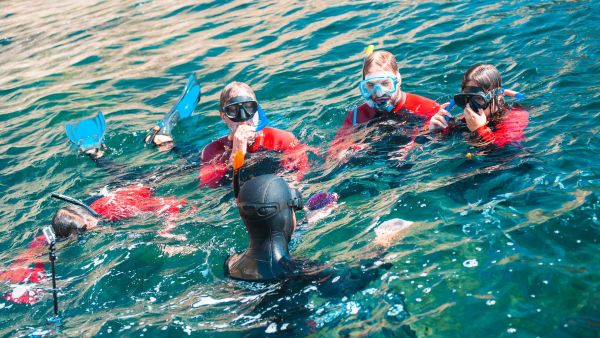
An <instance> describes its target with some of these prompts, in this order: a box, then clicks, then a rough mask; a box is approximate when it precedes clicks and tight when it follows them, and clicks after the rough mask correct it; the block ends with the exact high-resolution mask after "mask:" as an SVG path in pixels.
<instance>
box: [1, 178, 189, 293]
mask: <svg viewBox="0 0 600 338" xmlns="http://www.w3.org/2000/svg"><path fill="white" fill-rule="evenodd" d="M53 197H56V198H59V199H62V200H65V201H67V202H69V203H71V204H69V205H67V206H63V207H61V208H59V209H58V210H57V211H56V213H55V214H54V216H53V217H52V221H51V226H52V230H53V231H54V233H55V235H56V237H57V238H58V239H66V238H69V237H73V236H76V235H79V234H83V233H85V232H87V231H89V230H92V229H95V228H97V227H98V226H99V224H100V223H101V222H102V221H103V220H106V221H116V220H122V219H126V218H131V217H134V216H141V215H144V214H151V215H155V216H166V217H167V218H169V217H174V216H177V215H179V214H180V212H181V209H182V208H183V206H184V205H185V204H186V201H184V200H177V199H175V198H174V197H155V196H152V191H151V190H150V189H149V188H147V187H143V186H129V187H126V188H121V189H117V190H116V191H115V192H113V193H112V194H109V195H107V196H103V197H102V198H99V199H97V200H95V201H94V202H93V203H92V204H91V205H90V206H88V205H86V204H84V203H83V202H81V201H78V200H75V199H72V198H69V197H66V196H63V195H58V194H53ZM167 228H168V226H167ZM167 230H168V229H167ZM163 232H164V230H161V231H160V232H159V235H161V236H165V237H170V236H169V234H168V233H163ZM46 244H47V243H46V240H45V239H44V236H43V235H40V236H38V237H36V238H35V239H34V240H33V241H32V242H31V243H30V244H29V246H28V248H27V250H25V251H24V252H23V253H21V254H19V255H18V256H17V257H16V259H15V261H14V262H13V263H11V264H10V265H9V266H7V267H6V269H4V270H2V271H0V280H2V281H8V282H10V283H13V284H15V285H16V286H15V288H14V289H13V291H12V292H9V293H7V294H5V295H4V298H5V299H6V300H9V301H12V302H14V303H23V304H33V303H36V302H37V301H39V300H40V299H41V296H42V292H41V290H40V289H39V288H37V287H36V285H37V284H38V283H42V282H44V281H45V279H46V276H45V270H44V262H43V261H42V260H41V259H40V256H42V255H43V254H44V251H45V248H46Z"/></svg>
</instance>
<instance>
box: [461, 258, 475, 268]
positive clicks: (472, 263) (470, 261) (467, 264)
mask: <svg viewBox="0 0 600 338" xmlns="http://www.w3.org/2000/svg"><path fill="white" fill-rule="evenodd" d="M478 265H479V263H477V260H476V259H467V260H466V261H464V262H463V266H464V267H465V268H474V267H476V266H478Z"/></svg>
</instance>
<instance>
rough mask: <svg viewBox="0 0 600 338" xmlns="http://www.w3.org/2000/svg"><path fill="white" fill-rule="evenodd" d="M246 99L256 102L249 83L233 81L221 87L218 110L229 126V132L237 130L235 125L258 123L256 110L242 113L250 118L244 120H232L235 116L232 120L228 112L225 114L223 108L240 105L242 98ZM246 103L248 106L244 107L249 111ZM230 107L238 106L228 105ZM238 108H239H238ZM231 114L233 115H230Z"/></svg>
mask: <svg viewBox="0 0 600 338" xmlns="http://www.w3.org/2000/svg"><path fill="white" fill-rule="evenodd" d="M242 99H243V100H248V101H247V102H248V103H250V102H251V101H250V100H253V101H254V102H257V100H256V94H255V93H254V91H253V90H252V88H250V86H249V85H247V84H245V83H243V82H237V81H233V82H231V83H229V84H227V85H226V86H225V88H223V90H222V91H221V95H220V99H219V112H220V114H221V119H222V120H223V121H224V122H225V123H226V124H227V126H228V127H229V130H230V131H231V133H232V134H233V133H235V131H236V130H237V127H238V126H239V125H242V124H248V125H254V126H256V125H258V114H256V110H254V113H253V115H251V116H250V115H245V114H242V117H246V118H247V117H250V119H248V120H246V121H233V120H235V118H234V119H233V120H232V118H230V117H228V114H226V112H225V109H227V108H228V106H229V105H235V104H239V105H241V104H242V102H243V100H242ZM248 103H247V104H246V105H247V106H248V107H245V108H246V109H248V112H249V113H250V108H251V107H250V106H249V104H248ZM230 108H238V107H235V106H233V107H230ZM238 110H239V109H238ZM231 116H233V115H231Z"/></svg>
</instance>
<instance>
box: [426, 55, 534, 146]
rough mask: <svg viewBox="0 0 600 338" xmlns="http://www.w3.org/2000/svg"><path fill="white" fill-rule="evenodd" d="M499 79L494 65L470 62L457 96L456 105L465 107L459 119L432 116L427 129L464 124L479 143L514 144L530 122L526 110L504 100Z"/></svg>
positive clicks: (446, 114)
mask: <svg viewBox="0 0 600 338" xmlns="http://www.w3.org/2000/svg"><path fill="white" fill-rule="evenodd" d="M506 92H507V91H504V90H502V78H501V75H500V72H499V71H498V69H496V67H494V66H493V65H489V64H476V65H473V66H472V67H471V68H469V70H467V72H466V73H465V74H464V76H463V80H462V84H461V93H460V94H458V95H456V96H455V98H454V100H455V102H456V105H457V106H459V107H461V108H463V109H464V113H463V116H462V118H460V119H458V121H457V122H458V123H456V124H455V125H454V126H452V125H451V123H450V125H449V123H448V121H447V120H449V117H451V115H450V114H449V113H448V112H446V111H444V113H443V114H444V115H445V116H446V117H444V116H436V117H434V119H435V123H434V122H433V120H432V123H431V125H430V131H440V130H456V129H460V127H461V126H466V129H468V130H469V132H470V134H471V135H472V136H473V137H475V138H477V139H479V141H480V142H477V144H478V145H485V146H487V145H493V146H496V147H504V146H506V145H508V144H516V143H518V142H520V141H521V140H522V139H523V138H524V137H525V135H524V133H523V130H524V129H525V127H527V124H528V123H529V113H528V112H527V111H526V110H524V109H522V108H519V107H514V106H513V107H511V106H509V105H508V104H506V102H505V100H504V96H505V95H504V93H506Z"/></svg>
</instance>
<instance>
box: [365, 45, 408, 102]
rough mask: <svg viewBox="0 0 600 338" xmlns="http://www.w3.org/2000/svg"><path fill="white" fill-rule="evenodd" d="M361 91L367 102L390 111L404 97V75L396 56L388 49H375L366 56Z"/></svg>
mask: <svg viewBox="0 0 600 338" xmlns="http://www.w3.org/2000/svg"><path fill="white" fill-rule="evenodd" d="M362 78H363V81H361V84H360V91H361V94H362V95H363V97H364V98H365V100H366V102H367V104H369V106H371V107H375V108H377V109H378V110H387V111H390V110H391V109H392V108H393V107H394V106H395V105H396V104H397V103H398V102H399V101H400V100H401V98H402V92H401V91H400V86H401V84H402V77H401V76H400V71H399V69H398V62H397V61H396V57H395V56H394V55H393V54H392V53H390V52H388V51H375V52H373V53H371V54H369V55H368V56H367V57H365V60H364V63H363V67H362Z"/></svg>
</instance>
